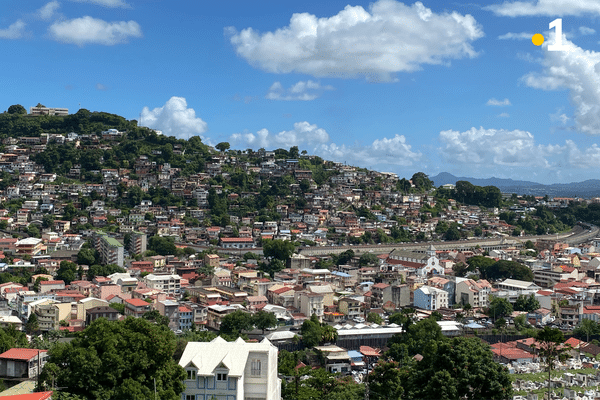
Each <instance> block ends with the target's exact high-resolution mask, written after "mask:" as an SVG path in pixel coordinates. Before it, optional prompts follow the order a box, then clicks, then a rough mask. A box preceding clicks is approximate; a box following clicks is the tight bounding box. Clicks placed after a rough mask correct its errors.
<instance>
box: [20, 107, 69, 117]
mask: <svg viewBox="0 0 600 400" xmlns="http://www.w3.org/2000/svg"><path fill="white" fill-rule="evenodd" d="M29 114H30V115H62V116H65V115H69V109H68V108H50V107H29Z"/></svg>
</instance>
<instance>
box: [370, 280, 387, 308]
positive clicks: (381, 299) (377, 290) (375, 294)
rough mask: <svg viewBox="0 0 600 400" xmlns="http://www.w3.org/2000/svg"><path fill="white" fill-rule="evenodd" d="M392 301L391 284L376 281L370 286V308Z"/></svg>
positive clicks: (379, 306)
mask: <svg viewBox="0 0 600 400" xmlns="http://www.w3.org/2000/svg"><path fill="white" fill-rule="evenodd" d="M388 301H392V286H391V285H388V284H387V283H376V284H374V285H373V286H371V308H381V307H383V305H384V304H385V303H387V302H388Z"/></svg>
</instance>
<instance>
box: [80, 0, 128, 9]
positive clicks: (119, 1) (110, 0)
mask: <svg viewBox="0 0 600 400" xmlns="http://www.w3.org/2000/svg"><path fill="white" fill-rule="evenodd" d="M71 1H75V2H77V3H91V4H97V5H99V6H104V7H110V8H115V7H119V8H130V7H131V6H130V5H129V4H127V3H125V2H124V1H123V0H71Z"/></svg>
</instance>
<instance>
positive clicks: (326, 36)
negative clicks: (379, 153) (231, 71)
mask: <svg viewBox="0 0 600 400" xmlns="http://www.w3.org/2000/svg"><path fill="white" fill-rule="evenodd" d="M225 32H226V33H227V34H228V35H230V40H231V43H232V44H233V45H234V46H235V50H236V52H237V54H238V55H239V56H240V57H242V58H244V59H245V60H247V61H248V62H249V63H250V64H252V65H255V66H257V67H259V68H261V69H263V70H265V71H268V72H274V73H289V72H300V73H304V74H308V75H312V76H317V77H322V76H329V77H339V78H352V77H365V78H367V79H368V80H371V81H391V80H393V79H394V76H393V75H394V74H395V73H397V72H411V71H416V70H419V69H421V68H422V66H423V65H424V64H442V65H448V64H449V62H450V60H452V59H460V58H464V57H475V56H477V52H476V51H475V50H474V49H473V47H472V45H471V42H472V41H474V40H476V39H478V38H480V37H482V36H483V31H482V29H481V27H480V25H479V24H478V23H477V21H476V20H475V18H473V17H472V16H471V15H461V14H459V13H457V12H452V13H440V14H437V13H433V12H432V11H431V10H430V9H428V8H426V7H425V6H423V4H422V3H421V2H416V3H414V4H413V5H410V6H407V5H405V4H402V3H399V2H397V1H395V0H379V1H376V2H375V3H372V4H371V5H370V6H369V10H368V11H366V10H365V9H364V8H363V7H361V6H355V7H352V6H346V7H345V8H344V9H343V10H342V11H340V12H339V13H338V14H336V15H334V16H332V17H329V18H326V17H325V18H317V17H316V16H315V15H312V14H308V13H299V14H293V15H292V17H291V19H290V24H289V26H286V27H283V28H280V29H277V30H275V31H273V32H266V33H259V32H257V31H255V30H254V29H253V28H247V29H243V30H242V31H237V29H235V28H233V27H228V28H226V29H225Z"/></svg>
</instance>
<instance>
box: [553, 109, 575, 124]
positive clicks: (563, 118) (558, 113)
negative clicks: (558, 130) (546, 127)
mask: <svg viewBox="0 0 600 400" xmlns="http://www.w3.org/2000/svg"><path fill="white" fill-rule="evenodd" d="M561 111H562V110H557V111H556V112H555V113H554V114H550V121H559V122H560V123H562V124H563V125H566V124H567V122H569V121H570V120H571V118H569V117H568V116H567V115H566V114H565V113H562V114H561Z"/></svg>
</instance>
